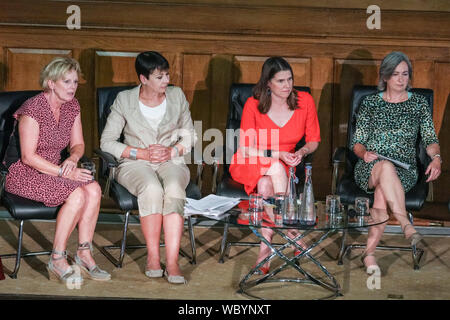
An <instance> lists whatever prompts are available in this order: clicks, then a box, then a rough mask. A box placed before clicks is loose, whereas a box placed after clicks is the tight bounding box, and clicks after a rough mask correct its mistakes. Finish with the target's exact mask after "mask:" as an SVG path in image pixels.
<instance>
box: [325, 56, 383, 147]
mask: <svg viewBox="0 0 450 320" xmlns="http://www.w3.org/2000/svg"><path fill="white" fill-rule="evenodd" d="M379 64H380V61H378V60H353V59H348V60H342V59H337V60H335V66H334V68H335V74H334V83H335V88H334V98H333V99H334V107H333V150H334V149H336V148H337V147H339V146H345V145H346V143H347V122H348V110H349V107H350V102H351V94H352V90H353V87H354V86H355V85H376V84H377V83H378V68H379Z"/></svg>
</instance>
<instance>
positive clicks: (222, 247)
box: [219, 223, 229, 263]
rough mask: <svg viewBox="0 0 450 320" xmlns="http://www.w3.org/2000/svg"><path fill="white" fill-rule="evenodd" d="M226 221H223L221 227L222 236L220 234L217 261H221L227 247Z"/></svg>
mask: <svg viewBox="0 0 450 320" xmlns="http://www.w3.org/2000/svg"><path fill="white" fill-rule="evenodd" d="M228 227H229V225H228V223H225V225H224V227H223V236H222V242H221V244H220V257H219V263H223V259H224V257H225V253H226V251H227V247H228V241H227V238H228Z"/></svg>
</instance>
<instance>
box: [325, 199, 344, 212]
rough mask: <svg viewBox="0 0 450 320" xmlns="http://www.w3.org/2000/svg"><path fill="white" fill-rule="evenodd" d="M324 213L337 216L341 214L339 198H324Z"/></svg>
mask: <svg viewBox="0 0 450 320" xmlns="http://www.w3.org/2000/svg"><path fill="white" fill-rule="evenodd" d="M326 212H327V213H328V214H329V215H338V214H340V213H341V197H339V196H338V195H334V194H330V195H328V196H327V198H326Z"/></svg>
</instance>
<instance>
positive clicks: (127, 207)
mask: <svg viewBox="0 0 450 320" xmlns="http://www.w3.org/2000/svg"><path fill="white" fill-rule="evenodd" d="M133 87H134V86H120V87H105V88H98V89H97V106H98V132H99V136H101V135H102V132H103V129H104V128H105V125H106V121H107V119H108V115H109V113H110V107H111V105H112V104H113V102H114V100H115V99H116V96H117V94H118V93H119V92H120V91H123V90H127V89H131V88H133ZM94 152H95V153H97V154H98V155H99V156H100V158H101V160H102V166H101V168H100V176H102V177H103V178H105V179H106V185H105V188H104V196H110V197H111V198H112V199H113V200H114V202H115V203H116V204H117V206H118V207H119V208H120V210H121V211H122V212H124V216H125V219H124V225H123V235H122V240H121V244H120V246H117V245H111V246H104V247H101V248H100V251H101V252H102V253H103V254H104V255H105V256H106V257H107V258H108V259H109V260H110V261H111V262H112V263H113V264H114V265H115V266H116V267H118V268H121V267H122V263H123V258H124V254H125V249H138V248H145V247H146V246H145V245H143V244H139V245H128V246H127V230H128V221H129V216H130V213H131V211H132V210H138V208H139V207H138V202H137V198H136V197H135V196H134V195H132V194H131V193H129V192H128V190H127V189H126V188H124V187H123V186H122V185H121V184H119V183H118V182H117V181H116V180H115V179H114V172H115V168H116V167H117V166H118V165H119V163H118V162H117V160H116V159H115V158H114V156H113V155H111V154H110V153H107V152H104V151H102V150H100V149H96V150H94ZM198 172H200V173H201V171H198ZM200 179H201V176H198V177H197V180H198V181H200ZM186 196H187V197H188V198H193V199H200V198H201V192H200V189H199V187H198V186H197V184H195V183H194V182H192V181H190V182H189V185H188V186H187V188H186ZM186 219H187V224H188V231H189V239H190V243H191V250H192V256H191V259H190V262H191V263H192V264H196V249H195V238H194V229H193V225H192V219H191V217H190V216H188V217H186ZM161 246H164V244H161ZM113 249H120V253H119V259H116V258H114V257H113V256H112V255H111V253H109V250H113ZM180 253H181V254H182V255H183V256H185V257H189V255H187V254H186V253H185V252H184V251H183V250H181V249H180Z"/></svg>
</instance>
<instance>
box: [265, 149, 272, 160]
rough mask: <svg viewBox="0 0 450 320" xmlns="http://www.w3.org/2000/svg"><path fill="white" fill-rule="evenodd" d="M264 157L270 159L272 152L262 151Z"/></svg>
mask: <svg viewBox="0 0 450 320" xmlns="http://www.w3.org/2000/svg"><path fill="white" fill-rule="evenodd" d="M264 157H266V158H272V150H270V149H267V150H264Z"/></svg>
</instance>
